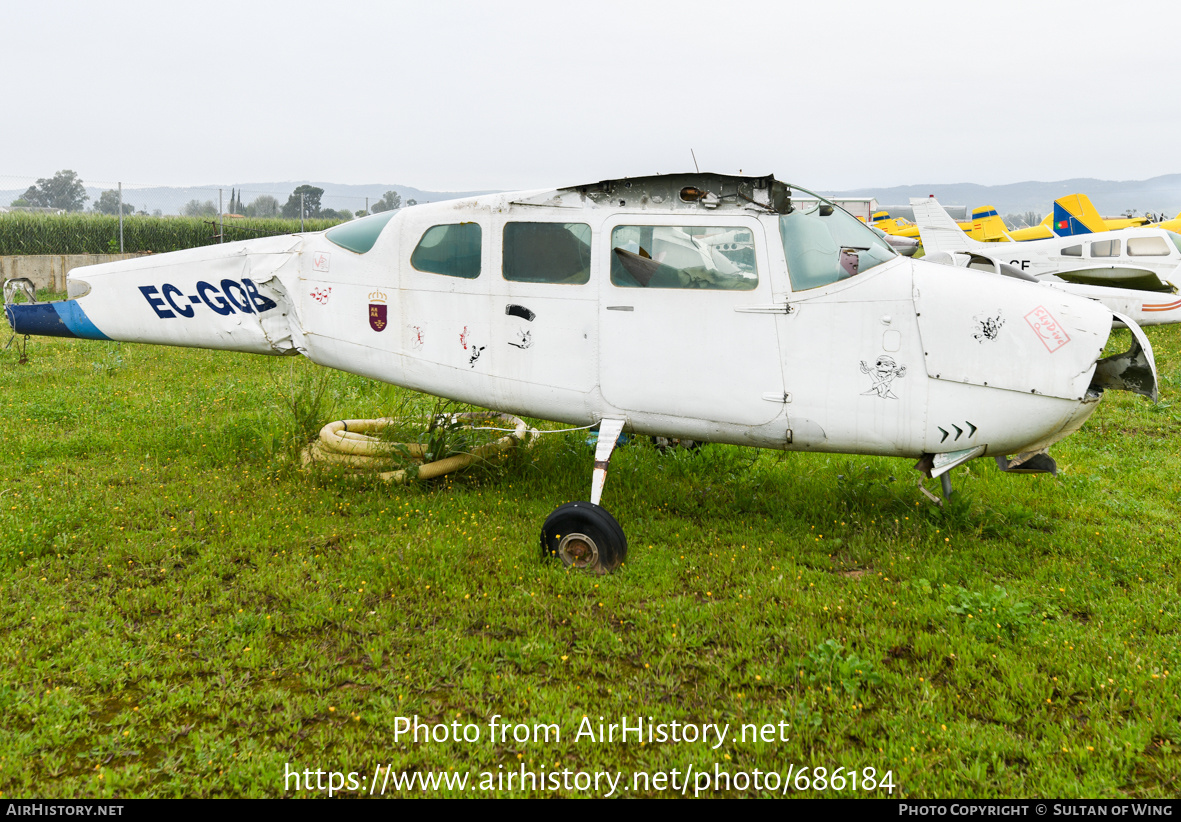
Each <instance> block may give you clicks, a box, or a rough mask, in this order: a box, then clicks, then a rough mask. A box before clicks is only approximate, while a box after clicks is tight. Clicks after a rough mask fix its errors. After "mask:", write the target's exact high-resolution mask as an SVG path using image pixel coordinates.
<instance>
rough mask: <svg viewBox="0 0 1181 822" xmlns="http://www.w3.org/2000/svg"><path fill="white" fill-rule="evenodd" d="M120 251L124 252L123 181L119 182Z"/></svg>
mask: <svg viewBox="0 0 1181 822" xmlns="http://www.w3.org/2000/svg"><path fill="white" fill-rule="evenodd" d="M119 253H120V254H122V253H123V183H119Z"/></svg>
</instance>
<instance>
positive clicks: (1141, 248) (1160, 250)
mask: <svg viewBox="0 0 1181 822" xmlns="http://www.w3.org/2000/svg"><path fill="white" fill-rule="evenodd" d="M1171 248H1172V246H1170V245H1169V243H1168V241H1167V240H1165V238H1164V237H1130V238H1129V239H1128V256H1129V257H1167V256H1169V251H1170V249H1171Z"/></svg>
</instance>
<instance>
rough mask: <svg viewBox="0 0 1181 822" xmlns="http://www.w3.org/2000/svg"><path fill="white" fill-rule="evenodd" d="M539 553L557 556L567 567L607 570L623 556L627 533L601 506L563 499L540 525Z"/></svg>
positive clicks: (612, 568) (597, 570) (598, 570)
mask: <svg viewBox="0 0 1181 822" xmlns="http://www.w3.org/2000/svg"><path fill="white" fill-rule="evenodd" d="M541 555H542V556H543V557H550V558H557V559H560V560H562V564H563V565H565V566H566V567H567V568H579V569H585V570H587V571H590V572H591V573H595V574H609V573H611V572H612V571H614V570H615V569H616V568H618V567H619V566H620V565H622V564H623V560H624V559H625V558H626V557H627V537H625V536H624V535H623V529H622V528H620V527H619V523H618V522H616V521H615V517H613V516H611V515H610V514H609V513H607V510H606V509H605V508H603V507H601V506H598V505H595V504H593V503H590V502H567V503H566V504H565V505H560V506H558V508H556V509H555V510H554V512H553V513H552V514H550V515H549V516H548V517H546V520H545V524H544V525H542V526H541Z"/></svg>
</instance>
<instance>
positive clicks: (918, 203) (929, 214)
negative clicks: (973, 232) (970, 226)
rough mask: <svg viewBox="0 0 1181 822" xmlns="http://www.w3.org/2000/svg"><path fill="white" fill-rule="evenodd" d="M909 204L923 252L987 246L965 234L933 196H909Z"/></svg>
mask: <svg viewBox="0 0 1181 822" xmlns="http://www.w3.org/2000/svg"><path fill="white" fill-rule="evenodd" d="M910 205H911V207H912V208H913V209H914V221H915V222H916V223H917V224H918V227H919V236H920V237H921V238H922V242H923V249H924V251H923V253H924V254H934V253H935V252H938V251H946V252H947V253H949V254H950V253H952V252H955V251H979V250H981V249H982V248H987V247H988V244H987V243H982V242H979V241H977V240H973V239H972V238H971V237H969V236H968V235H967V234H965V233H964V230H963V229H962V228H960V226H959V224H958V223H957V222H956V221H955V220H953V219H952V218H951V215H950V214H948V213H947V211H946V210H945V209H944V208H943V206H942V205H940V204H939V201H938V200H937V199H935V198H934V197H911V198H910ZM983 253H987V252H983Z"/></svg>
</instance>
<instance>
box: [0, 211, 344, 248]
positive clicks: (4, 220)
mask: <svg viewBox="0 0 1181 822" xmlns="http://www.w3.org/2000/svg"><path fill="white" fill-rule="evenodd" d="M337 222H338V221H337V220H305V221H304V230H305V231H323V230H324V229H326V228H330V227H331V226H334V225H336V224H337ZM298 231H299V220H285V219H269V218H260V219H250V218H234V219H233V220H226V222H225V242H231V241H234V240H247V239H250V238H251V237H267V236H274V235H277V234H294V233H296V232H298ZM220 232H221V227H220V225H219V224H218V222H217V221H216V218H209V219H203V218H200V217H146V216H128V217H124V218H123V250H124V251H125V252H127V253H135V252H139V251H151V252H154V253H162V252H165V251H178V250H180V249H182V248H196V247H197V246H203V245H212V244H214V243H217V242H219V241H220V240H221V237H220ZM118 252H119V218H118V217H115V216H110V215H105V214H27V213H21V212H16V213H11V214H0V255H4V256H7V255H15V254H112V253H118Z"/></svg>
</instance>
